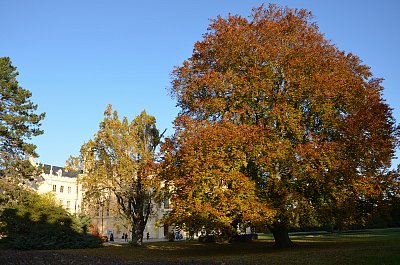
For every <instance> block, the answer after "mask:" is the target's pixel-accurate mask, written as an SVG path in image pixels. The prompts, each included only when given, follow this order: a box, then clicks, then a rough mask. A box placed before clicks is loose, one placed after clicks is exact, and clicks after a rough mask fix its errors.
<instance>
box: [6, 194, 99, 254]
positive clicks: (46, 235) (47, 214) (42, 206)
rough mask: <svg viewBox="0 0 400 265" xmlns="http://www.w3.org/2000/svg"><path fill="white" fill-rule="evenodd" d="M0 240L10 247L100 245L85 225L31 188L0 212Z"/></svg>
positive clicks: (57, 247) (78, 246)
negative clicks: (17, 200)
mask: <svg viewBox="0 0 400 265" xmlns="http://www.w3.org/2000/svg"><path fill="white" fill-rule="evenodd" d="M0 224H1V225H0V233H1V234H2V235H3V238H2V239H1V240H0V242H1V243H2V245H3V246H5V247H8V248H14V249H25V250H27V249H61V248H88V247H98V246H100V245H101V242H100V240H98V238H96V237H94V236H92V235H89V234H87V233H86V232H85V225H86V224H82V223H81V222H80V221H79V219H78V218H77V217H75V216H73V215H70V214H69V213H68V212H67V211H66V210H65V209H63V208H62V207H61V206H58V205H56V204H55V203H54V202H51V201H49V200H48V198H44V197H43V196H40V195H38V194H36V193H33V192H27V194H24V197H23V199H21V200H20V201H19V202H18V203H16V204H15V205H10V206H8V207H7V208H5V209H4V210H3V211H2V212H1V214H0Z"/></svg>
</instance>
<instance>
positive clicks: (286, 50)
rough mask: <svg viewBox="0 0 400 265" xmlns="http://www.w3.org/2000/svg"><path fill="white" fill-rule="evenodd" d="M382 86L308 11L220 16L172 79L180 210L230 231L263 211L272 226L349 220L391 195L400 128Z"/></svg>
mask: <svg viewBox="0 0 400 265" xmlns="http://www.w3.org/2000/svg"><path fill="white" fill-rule="evenodd" d="M380 82H381V80H379V79H373V77H372V73H371V71H370V70H369V67H367V66H365V65H363V64H362V62H361V60H360V59H359V58H358V57H357V56H355V55H353V54H346V53H345V52H343V51H341V50H339V49H338V48H337V47H336V46H335V45H334V44H332V43H331V42H330V41H328V40H326V39H324V36H323V34H322V33H320V32H319V30H318V27H317V25H316V24H315V23H313V22H312V16H311V14H310V13H309V12H307V11H305V10H293V9H290V8H284V9H282V8H279V7H277V6H275V5H270V6H269V7H268V8H264V7H263V6H262V7H260V8H258V9H255V10H253V14H252V17H251V19H249V20H247V19H245V18H242V17H240V16H229V17H228V18H226V19H224V18H220V17H219V18H217V19H216V20H214V21H213V22H212V24H211V25H210V27H209V30H208V32H207V34H206V35H205V36H204V38H203V40H202V41H199V42H197V43H196V44H195V47H194V51H193V55H192V56H191V57H190V58H189V59H187V60H186V61H185V62H184V63H183V65H182V66H180V67H177V68H176V69H175V70H174V72H173V82H172V89H171V90H172V94H173V95H174V96H175V97H176V99H177V102H178V106H179V107H181V109H182V110H181V112H180V114H179V116H178V117H177V119H176V121H175V125H176V129H177V133H176V135H175V138H174V143H175V150H176V151H175V153H174V159H175V160H174V163H175V164H174V168H175V171H174V175H175V176H176V177H175V179H174V181H175V182H176V183H178V184H179V185H178V186H177V187H180V189H181V190H183V191H184V193H182V194H180V193H179V192H180V190H179V191H178V190H177V194H176V196H177V198H180V200H181V201H178V200H176V204H177V205H178V204H179V203H186V204H187V205H188V206H185V207H184V206H182V205H179V207H180V209H185V211H188V214H189V213H191V212H192V210H191V209H192V208H191V207H192V205H191V204H192V202H195V203H194V204H196V205H197V204H198V205H203V206H204V209H207V211H209V212H210V213H212V216H215V218H216V219H215V218H214V217H213V218H214V219H213V220H219V219H218V217H217V216H221V218H222V217H223V218H225V217H226V218H228V219H223V220H225V221H221V222H222V223H224V222H228V221H232V220H233V219H235V218H239V217H240V216H245V212H246V211H245V209H250V208H249V207H253V212H252V211H250V212H252V213H254V211H255V210H254V209H256V210H258V209H263V208H262V207H261V206H260V204H264V207H265V209H263V210H262V211H265V212H266V213H272V214H273V216H274V219H273V221H272V223H269V224H270V225H271V228H272V229H273V228H274V227H275V228H276V227H288V226H289V225H301V224H302V223H301V222H306V221H307V218H303V217H304V216H308V217H309V219H310V220H311V219H312V220H313V222H314V221H315V220H318V221H320V222H326V221H327V222H330V223H331V222H335V220H337V219H335V211H337V210H338V207H339V208H341V209H344V210H343V211H342V217H343V218H342V219H340V221H338V222H342V221H343V222H344V220H345V218H347V217H349V218H350V216H352V215H353V214H354V212H355V210H354V208H351V207H349V206H350V205H352V202H355V201H356V200H358V202H359V205H364V203H365V202H368V203H369V202H370V201H371V200H369V199H368V198H369V197H370V195H371V196H372V197H376V192H372V191H373V190H376V189H377V190H382V191H383V190H385V189H386V188H387V187H386V186H385V184H384V183H385V182H379V181H376V179H380V178H382V176H383V175H385V174H382V172H385V170H386V169H387V167H388V166H389V164H390V160H391V158H392V156H393V150H394V146H395V140H396V130H397V129H396V128H395V123H394V119H393V117H392V113H391V110H390V108H389V107H388V106H387V105H386V104H385V103H384V101H383V100H382V98H381V95H380V91H381V90H382V87H381V86H380ZM365 178H367V179H368V181H366V179H365ZM221 183H222V184H221ZM377 185H378V186H379V187H377ZM225 186H226V187H228V188H227V189H225V188H224V187H225ZM233 194H235V195H234V196H233ZM381 194H382V193H381ZM343 200H345V201H346V203H343V202H342V201H343ZM347 200H348V202H347ZM249 205H250V206H249ZM353 205H355V204H353ZM342 206H343V207H342ZM196 207H197V208H196V209H197V210H198V209H200V208H201V207H200V206H196ZM234 209H235V210H234ZM350 209H351V210H350ZM197 210H196V211H197ZM262 211H261V212H262ZM361 212H363V211H361ZM246 213H247V212H246ZM255 213H257V211H255ZM328 213H329V214H328ZM346 214H347V217H346ZM207 216H208V215H207ZM207 216H206V215H204V216H203V217H204V218H205V219H204V220H208V219H207V218H208V217H209V216H208V217H207ZM259 216H260V215H259ZM267 216H268V217H270V216H271V215H269V214H267ZM300 217H302V218H300ZM353 217H354V216H353ZM229 218H230V219H229ZM239 219H240V218H239ZM350 219H351V220H356V218H350ZM350 219H349V220H350ZM265 220H266V221H268V218H266V219H265ZM300 220H301V221H300ZM269 221H270V220H269ZM310 223H312V222H311V221H310ZM313 225H315V223H313ZM283 230H284V229H283ZM286 232H287V231H286Z"/></svg>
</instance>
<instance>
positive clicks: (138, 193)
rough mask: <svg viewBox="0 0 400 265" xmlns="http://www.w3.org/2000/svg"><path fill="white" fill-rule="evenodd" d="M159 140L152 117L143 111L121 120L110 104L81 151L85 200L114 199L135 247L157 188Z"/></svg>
mask: <svg viewBox="0 0 400 265" xmlns="http://www.w3.org/2000/svg"><path fill="white" fill-rule="evenodd" d="M161 137H162V134H160V133H159V131H158V129H157V127H156V119H155V117H153V116H150V115H148V114H147V113H146V112H145V111H143V112H142V113H141V114H140V115H138V116H137V117H136V118H134V119H133V120H132V121H131V122H129V121H128V119H127V118H126V117H124V118H123V119H122V120H120V119H119V117H118V113H117V112H116V111H113V110H112V107H111V105H109V106H108V107H107V109H106V110H105V112H104V120H103V121H102V122H101V123H100V128H99V131H98V132H97V133H96V135H95V137H94V139H93V140H90V141H88V142H87V143H85V144H84V145H83V146H82V148H81V158H82V161H83V167H84V173H83V174H82V175H81V177H80V181H81V182H82V184H83V187H84V189H85V190H86V193H85V198H86V199H87V200H88V201H89V202H90V201H91V200H93V201H104V200H107V199H110V198H111V196H115V198H116V201H117V205H118V207H119V210H120V211H121V213H122V214H123V216H125V217H126V218H127V221H128V222H129V224H130V226H131V229H132V237H131V238H132V242H133V245H136V246H140V245H142V241H143V231H144V229H145V227H146V223H147V220H148V218H149V216H150V214H151V213H152V207H153V205H154V203H155V201H154V200H155V198H156V195H157V191H158V190H159V189H160V182H159V181H157V164H156V148H157V146H158V145H159V143H160V138H161ZM70 161H71V159H70Z"/></svg>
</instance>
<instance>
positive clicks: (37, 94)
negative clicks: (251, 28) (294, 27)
mask: <svg viewBox="0 0 400 265" xmlns="http://www.w3.org/2000/svg"><path fill="white" fill-rule="evenodd" d="M273 2H274V3H277V4H280V5H283V6H285V5H288V6H289V7H300V8H306V9H308V10H310V11H312V12H313V14H314V16H315V21H316V22H317V24H318V25H319V27H320V30H321V32H323V33H324V34H325V36H326V38H328V39H330V40H332V42H333V43H335V44H337V46H338V47H339V48H340V49H341V50H344V51H346V52H352V53H354V54H356V55H358V56H359V57H360V58H361V59H362V60H363V61H364V63H365V64H366V65H368V66H370V67H371V69H372V72H373V73H374V75H375V76H376V77H383V78H385V81H384V82H383V85H384V87H385V91H384V97H385V99H386V100H387V103H388V104H389V105H390V106H391V107H392V108H393V109H394V111H393V112H394V116H395V117H396V119H397V120H398V121H400V100H399V98H400V92H399V90H398V84H399V82H400V67H398V63H399V62H400V52H399V43H400V17H399V16H398V13H397V12H398V10H400V1H397V0H392V1H389V0H382V1H372V0H371V1H361V0H352V1H348V0H336V1H320V0H310V1H296V0H292V1H277V0H276V1H273ZM262 3H266V4H268V3H269V2H266V1H251V0H248V1H243V0H203V1H183V0H182V1H174V0H170V1H162V0H160V1H154V0H148V1H133V0H132V1H129V0H126V1H123V0H112V1H111V0H108V1H106V0H84V1H82V0H81V1H78V0H69V1H66V0H65V1H63V0H60V1H54V0H47V1H45V0H35V1H29V0H25V1H23V0H14V1H9V0H0V10H2V12H1V13H2V15H1V25H2V31H1V33H0V56H9V57H11V59H12V61H13V64H14V65H15V66H17V67H18V71H19V72H20V76H19V79H18V80H19V82H20V85H21V86H22V87H24V88H26V89H29V90H30V91H31V92H32V93H33V97H32V100H33V101H34V102H35V103H36V104H38V105H39V111H41V112H46V114H47V117H46V119H45V120H44V121H43V126H42V129H43V130H44V131H45V133H44V134H43V135H42V136H39V137H36V138H35V139H34V140H33V142H34V143H35V144H36V145H37V147H38V148H37V151H38V153H39V155H40V161H41V162H45V163H48V164H53V165H59V166H63V165H64V162H65V160H66V159H67V158H68V157H69V155H77V154H78V153H79V148H80V146H81V145H82V144H83V143H84V142H85V141H87V140H89V139H90V138H92V137H93V135H94V133H95V132H96V131H97V129H98V124H99V122H100V121H101V120H102V118H103V112H104V109H105V107H106V105H107V104H112V105H113V107H114V109H115V110H117V111H118V112H119V114H120V115H121V116H127V117H129V118H130V119H132V118H133V117H135V116H136V115H138V114H139V113H140V112H141V111H142V110H143V109H146V111H147V112H148V113H149V114H151V115H154V116H155V117H156V118H157V124H158V127H159V128H160V130H163V129H165V128H167V129H168V130H167V135H171V134H172V133H173V130H172V121H173V119H174V118H175V116H176V114H177V113H178V111H179V110H178V109H177V108H176V107H175V101H174V100H173V99H172V98H171V97H170V96H169V95H168V92H167V87H169V86H170V80H171V79H170V73H171V70H172V69H173V67H174V66H176V65H180V64H181V63H182V62H183V60H185V59H187V58H188V57H190V56H191V53H192V49H193V44H194V42H195V41H197V40H200V39H201V36H202V34H204V33H206V31H207V26H208V25H209V23H210V21H209V19H211V18H216V17H217V16H218V15H221V16H223V17H226V16H227V15H228V14H229V13H232V14H241V15H243V16H248V15H249V14H250V12H251V8H253V7H257V6H259V5H261V4H262ZM398 155H399V156H400V154H399V152H398ZM398 161H399V160H397V161H395V164H397V163H399V162H398Z"/></svg>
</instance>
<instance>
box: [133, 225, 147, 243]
mask: <svg viewBox="0 0 400 265" xmlns="http://www.w3.org/2000/svg"><path fill="white" fill-rule="evenodd" d="M143 231H144V229H142V228H141V226H140V225H139V224H135V225H134V226H133V227H132V244H133V246H135V247H140V246H142V244H143Z"/></svg>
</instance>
